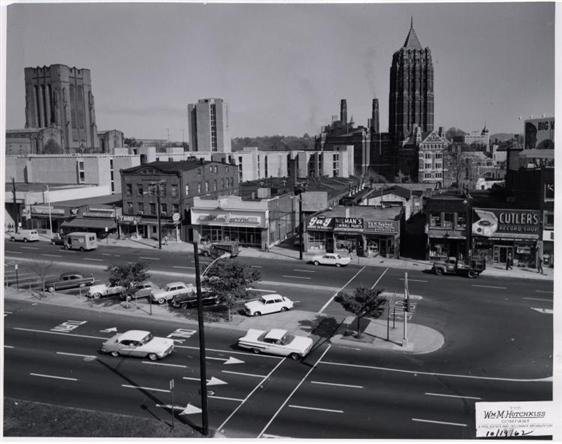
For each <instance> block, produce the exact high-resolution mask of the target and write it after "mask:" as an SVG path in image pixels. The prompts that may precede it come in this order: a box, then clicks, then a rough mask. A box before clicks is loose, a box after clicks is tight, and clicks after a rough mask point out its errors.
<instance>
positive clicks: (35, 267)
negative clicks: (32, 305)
mask: <svg viewBox="0 0 562 444" xmlns="http://www.w3.org/2000/svg"><path fill="white" fill-rule="evenodd" d="M53 266H54V264H53V262H32V263H31V266H30V267H29V269H30V270H31V271H32V273H33V274H35V276H37V277H38V278H39V281H40V282H41V289H40V293H41V295H45V290H46V288H45V283H46V281H47V278H48V277H49V275H50V274H51V271H52V269H53Z"/></svg>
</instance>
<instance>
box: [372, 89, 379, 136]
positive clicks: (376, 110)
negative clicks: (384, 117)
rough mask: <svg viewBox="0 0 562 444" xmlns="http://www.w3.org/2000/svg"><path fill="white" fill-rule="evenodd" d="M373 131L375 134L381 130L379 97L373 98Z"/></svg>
mask: <svg viewBox="0 0 562 444" xmlns="http://www.w3.org/2000/svg"><path fill="white" fill-rule="evenodd" d="M371 131H372V132H373V133H374V134H378V133H379V132H380V131H379V99H377V98H375V99H373V105H372V110H371Z"/></svg>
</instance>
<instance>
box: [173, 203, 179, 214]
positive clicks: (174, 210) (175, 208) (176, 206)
mask: <svg viewBox="0 0 562 444" xmlns="http://www.w3.org/2000/svg"><path fill="white" fill-rule="evenodd" d="M172 212H174V213H179V212H180V206H179V205H178V204H172Z"/></svg>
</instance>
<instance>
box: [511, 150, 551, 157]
mask: <svg viewBox="0 0 562 444" xmlns="http://www.w3.org/2000/svg"><path fill="white" fill-rule="evenodd" d="M518 155H519V157H520V158H522V157H533V158H542V159H554V150H551V149H542V150H541V149H530V150H523V151H519V154H518Z"/></svg>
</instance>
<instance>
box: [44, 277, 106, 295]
mask: <svg viewBox="0 0 562 444" xmlns="http://www.w3.org/2000/svg"><path fill="white" fill-rule="evenodd" d="M94 282H95V279H94V276H93V275H90V276H84V275H82V274H80V273H72V272H71V273H63V274H61V275H60V276H59V277H58V278H56V279H51V280H48V281H46V282H45V288H46V289H47V290H48V291H50V292H51V293H52V292H53V291H56V290H67V289H69V288H78V287H81V286H90V285H93V284H94Z"/></svg>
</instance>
